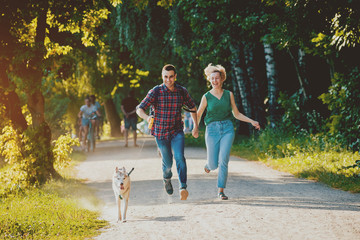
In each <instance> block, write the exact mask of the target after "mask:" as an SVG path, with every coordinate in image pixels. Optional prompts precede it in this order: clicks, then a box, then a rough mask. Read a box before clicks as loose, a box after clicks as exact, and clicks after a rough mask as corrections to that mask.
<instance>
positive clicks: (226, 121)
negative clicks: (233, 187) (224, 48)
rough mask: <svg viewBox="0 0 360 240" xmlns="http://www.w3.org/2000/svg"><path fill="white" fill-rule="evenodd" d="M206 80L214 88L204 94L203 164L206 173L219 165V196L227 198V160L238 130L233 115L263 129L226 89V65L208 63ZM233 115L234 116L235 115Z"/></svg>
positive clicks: (199, 115)
mask: <svg viewBox="0 0 360 240" xmlns="http://www.w3.org/2000/svg"><path fill="white" fill-rule="evenodd" d="M204 72H205V75H206V77H207V80H208V81H210V83H211V87H212V89H211V90H210V91H208V92H207V93H205V94H204V95H203V97H202V98H201V103H200V106H199V110H198V112H197V117H198V119H201V115H202V114H203V112H204V110H205V108H207V112H206V116H205V119H204V121H205V125H206V131H205V142H206V150H207V163H206V165H205V167H204V170H205V172H206V173H209V172H210V171H211V170H215V169H217V168H218V167H219V173H218V182H217V186H218V197H219V198H220V199H222V200H227V199H228V197H227V196H226V195H225V193H224V189H225V187H226V181H227V176H228V163H229V159H230V150H231V146H232V144H233V141H234V137H235V132H234V126H233V123H232V122H231V119H233V116H234V117H235V118H236V119H238V120H240V121H244V122H249V123H251V124H252V125H253V126H254V127H255V128H256V129H260V125H259V123H258V122H257V121H254V120H252V119H250V118H248V117H246V116H245V115H243V114H242V113H240V112H239V110H238V109H237V107H236V104H235V100H234V94H233V93H232V92H230V91H228V90H225V89H223V83H224V81H225V79H226V72H225V68H224V67H222V66H221V65H216V66H214V65H211V64H209V65H208V66H207V67H206V68H205V70H204ZM232 115H233V116H232Z"/></svg>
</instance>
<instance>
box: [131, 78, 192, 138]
mask: <svg viewBox="0 0 360 240" xmlns="http://www.w3.org/2000/svg"><path fill="white" fill-rule="evenodd" d="M156 95H157V96H156ZM151 105H152V106H154V109H155V115H154V124H153V127H152V129H151V135H153V136H155V137H157V138H158V139H167V140H169V139H171V138H173V137H174V136H176V134H177V133H179V132H182V131H183V121H182V117H181V110H182V106H183V105H186V106H187V107H188V108H189V109H192V108H194V107H195V103H194V101H193V100H192V99H191V97H190V95H189V93H188V91H187V90H186V88H184V87H182V86H180V85H178V84H177V83H175V88H174V91H173V92H171V91H170V90H169V89H168V88H167V87H166V86H165V84H161V85H158V86H155V87H154V88H153V89H151V90H150V91H149V92H148V94H147V96H146V97H145V98H144V99H143V100H142V101H141V103H140V104H139V106H138V108H141V109H143V110H144V111H146V110H147V109H148V107H150V106H151Z"/></svg>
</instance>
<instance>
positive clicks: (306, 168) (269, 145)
mask: <svg viewBox="0 0 360 240" xmlns="http://www.w3.org/2000/svg"><path fill="white" fill-rule="evenodd" d="M185 143H186V145H187V146H197V147H205V140H204V132H203V131H202V132H201V134H200V137H199V138H198V139H194V138H193V137H192V136H190V135H187V136H186V140H185ZM231 154H232V155H234V156H238V157H241V158H244V159H247V160H255V161H257V160H260V161H262V162H264V163H265V164H266V165H268V166H270V167H272V168H275V169H278V170H280V171H284V172H288V173H291V174H293V175H294V176H296V177H299V178H306V179H311V180H315V181H318V182H322V183H325V184H327V185H329V186H331V187H333V188H337V189H342V190H345V191H350V192H354V193H359V192H360V169H359V168H357V167H356V168H350V169H343V167H346V166H351V165H353V164H354V162H355V161H356V160H358V159H360V154H359V152H355V153H354V152H352V151H349V150H347V149H343V148H341V147H339V146H338V145H337V144H336V143H335V142H332V141H331V139H328V138H327V137H326V136H321V135H318V136H314V135H310V134H307V133H305V132H303V133H298V134H294V133H290V132H287V131H285V130H271V129H269V130H265V131H262V132H261V133H260V135H259V136H257V137H251V138H249V137H244V136H237V137H236V139H235V141H234V144H233V147H232V149H231Z"/></svg>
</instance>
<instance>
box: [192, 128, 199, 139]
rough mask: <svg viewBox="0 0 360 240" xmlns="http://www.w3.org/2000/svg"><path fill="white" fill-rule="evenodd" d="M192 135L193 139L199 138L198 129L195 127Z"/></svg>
mask: <svg viewBox="0 0 360 240" xmlns="http://www.w3.org/2000/svg"><path fill="white" fill-rule="evenodd" d="M192 135H193V137H194V138H198V137H199V128H198V127H197V126H196V127H194V128H193V130H192Z"/></svg>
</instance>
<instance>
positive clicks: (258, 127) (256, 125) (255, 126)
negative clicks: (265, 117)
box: [251, 121, 260, 130]
mask: <svg viewBox="0 0 360 240" xmlns="http://www.w3.org/2000/svg"><path fill="white" fill-rule="evenodd" d="M251 125H253V126H254V128H255V129H256V130H260V124H259V122H257V121H252V122H251Z"/></svg>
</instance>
